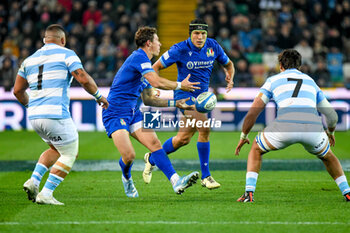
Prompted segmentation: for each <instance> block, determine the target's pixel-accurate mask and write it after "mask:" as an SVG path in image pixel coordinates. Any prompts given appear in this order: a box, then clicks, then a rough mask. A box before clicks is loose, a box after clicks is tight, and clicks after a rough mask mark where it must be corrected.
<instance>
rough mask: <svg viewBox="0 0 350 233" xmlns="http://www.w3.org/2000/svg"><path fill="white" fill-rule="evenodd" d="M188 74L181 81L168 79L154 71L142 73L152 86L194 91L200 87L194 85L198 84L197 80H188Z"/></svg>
mask: <svg viewBox="0 0 350 233" xmlns="http://www.w3.org/2000/svg"><path fill="white" fill-rule="evenodd" d="M190 76H191V75H190V74H189V75H187V77H186V78H185V79H184V80H183V81H182V82H173V81H170V80H168V79H165V78H162V77H160V76H159V75H158V74H157V73H156V72H148V73H146V74H145V75H144V77H145V78H146V79H147V81H148V82H149V83H150V84H151V86H152V87H155V88H159V89H163V90H180V89H181V90H183V91H194V90H195V89H200V87H197V86H195V85H198V84H200V83H199V82H190V81H189V78H190Z"/></svg>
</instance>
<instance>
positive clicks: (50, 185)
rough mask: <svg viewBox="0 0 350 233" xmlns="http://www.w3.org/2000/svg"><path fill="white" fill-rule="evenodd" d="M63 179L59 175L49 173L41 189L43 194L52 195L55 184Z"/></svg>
mask: <svg viewBox="0 0 350 233" xmlns="http://www.w3.org/2000/svg"><path fill="white" fill-rule="evenodd" d="M63 180H64V178H62V177H59V176H57V175H55V174H52V173H50V175H49V178H47V180H46V183H45V186H44V188H43V190H42V192H43V194H44V195H45V196H50V195H52V193H53V191H54V190H55V189H56V188H57V186H58V185H59V184H60V183H61V182H62V181H63Z"/></svg>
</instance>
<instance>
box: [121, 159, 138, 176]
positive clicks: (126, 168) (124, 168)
mask: <svg viewBox="0 0 350 233" xmlns="http://www.w3.org/2000/svg"><path fill="white" fill-rule="evenodd" d="M133 164H134V163H131V164H129V165H126V164H125V163H124V162H123V159H122V158H121V157H120V159H119V165H120V168H121V169H122V172H123V176H124V178H125V179H127V180H128V179H130V177H131V167H132V165H133Z"/></svg>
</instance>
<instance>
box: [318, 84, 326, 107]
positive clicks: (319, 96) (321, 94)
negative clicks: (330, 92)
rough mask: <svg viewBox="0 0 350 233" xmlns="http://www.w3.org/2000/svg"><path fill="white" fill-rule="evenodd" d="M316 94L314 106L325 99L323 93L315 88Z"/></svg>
mask: <svg viewBox="0 0 350 233" xmlns="http://www.w3.org/2000/svg"><path fill="white" fill-rule="evenodd" d="M316 91H317V94H316V104H318V103H320V102H321V101H322V100H323V99H324V98H326V97H325V95H324V93H323V91H322V90H321V89H320V88H319V87H317V90H316Z"/></svg>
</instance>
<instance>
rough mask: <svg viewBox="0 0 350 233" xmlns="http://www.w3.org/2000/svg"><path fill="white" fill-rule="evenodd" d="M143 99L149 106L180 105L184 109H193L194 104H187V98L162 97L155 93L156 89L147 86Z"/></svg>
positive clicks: (142, 94) (143, 92)
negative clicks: (170, 98) (168, 98)
mask: <svg viewBox="0 0 350 233" xmlns="http://www.w3.org/2000/svg"><path fill="white" fill-rule="evenodd" d="M141 98H142V101H143V103H144V104H145V105H147V106H154V107H178V108H182V109H184V110H193V109H194V107H193V105H187V104H186V101H187V100H189V98H187V99H182V100H176V101H175V100H166V99H161V98H159V97H157V95H155V93H154V90H153V89H152V88H146V89H144V90H143V91H142V93H141Z"/></svg>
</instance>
